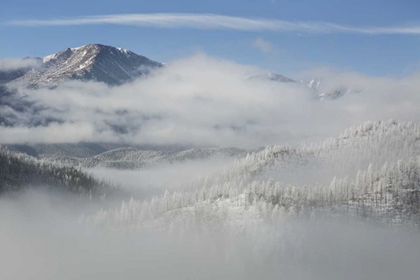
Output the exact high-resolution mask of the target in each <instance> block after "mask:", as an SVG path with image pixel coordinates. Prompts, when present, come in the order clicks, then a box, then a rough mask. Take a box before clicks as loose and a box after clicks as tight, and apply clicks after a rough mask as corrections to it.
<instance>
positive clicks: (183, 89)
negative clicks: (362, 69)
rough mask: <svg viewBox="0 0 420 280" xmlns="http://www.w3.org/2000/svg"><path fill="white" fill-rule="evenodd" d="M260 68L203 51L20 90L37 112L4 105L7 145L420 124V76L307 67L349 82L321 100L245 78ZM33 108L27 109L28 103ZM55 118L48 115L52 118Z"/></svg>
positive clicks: (190, 140) (244, 136)
mask: <svg viewBox="0 0 420 280" xmlns="http://www.w3.org/2000/svg"><path fill="white" fill-rule="evenodd" d="M261 71H262V70H260V69H257V68H254V67H250V66H246V65H240V64H237V63H234V62H231V61H227V60H222V59H218V58H214V57H210V56H207V55H205V54H197V55H194V56H192V57H187V58H184V59H181V60H179V61H175V62H173V63H171V64H169V65H168V66H167V67H165V68H163V69H160V70H158V71H157V72H154V73H152V74H151V75H149V76H147V77H143V78H140V79H138V80H136V81H134V82H132V83H129V84H126V85H123V86H119V87H108V86H106V85H104V84H101V83H93V82H87V83H85V82H68V83H64V84H61V85H59V86H57V87H55V88H54V89H49V88H40V89H37V90H33V89H22V88H21V89H19V90H18V95H19V96H24V97H20V98H24V99H25V100H29V104H35V107H36V108H38V109H36V110H33V111H24V110H14V109H13V108H10V107H7V106H2V107H1V111H0V112H1V113H2V115H1V117H3V119H4V118H5V119H7V118H13V121H14V125H12V126H7V125H3V126H0V135H1V137H0V143H25V142H37V143H52V142H53V143H69V142H73V143H74V142H79V141H89V142H128V143H135V144H154V145H159V144H162V145H168V144H169V145H171V144H174V145H179V144H181V145H192V146H222V147H232V146H234V147H242V148H251V147H260V146H264V145H270V144H285V143H289V144H297V143H301V142H312V141H320V140H323V139H325V138H326V137H330V136H337V135H338V134H339V133H340V132H341V131H342V130H344V129H346V128H347V127H349V126H352V125H359V124H361V123H363V122H365V121H367V120H388V119H402V120H409V121H419V120H420V112H419V110H418V106H417V105H418V104H420V96H419V95H418V88H420V82H419V79H418V77H419V75H418V74H416V75H413V76H410V77H406V78H402V79H391V78H379V77H368V76H364V75H361V74H358V73H337V72H331V71H309V72H307V73H303V74H300V76H301V77H305V76H307V77H308V78H309V77H319V76H322V77H324V81H323V87H321V89H320V90H321V91H323V90H334V89H335V88H341V87H343V86H344V87H345V88H350V89H352V91H351V92H349V93H346V94H344V96H342V97H340V98H338V99H336V100H324V101H319V100H318V99H317V98H316V95H315V93H314V91H312V90H311V89H309V88H308V87H306V86H304V85H302V84H300V83H280V82H275V81H269V80H264V79H247V77H249V76H250V75H253V74H255V73H259V72H261ZM25 108H26V107H25ZM45 120H49V121H45Z"/></svg>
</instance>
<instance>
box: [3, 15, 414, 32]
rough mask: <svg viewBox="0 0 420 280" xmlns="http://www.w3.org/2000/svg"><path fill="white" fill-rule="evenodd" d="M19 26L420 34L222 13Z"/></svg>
mask: <svg viewBox="0 0 420 280" xmlns="http://www.w3.org/2000/svg"><path fill="white" fill-rule="evenodd" d="M7 24H9V25H18V26H30V27H37V26H75V25H100V24H114V25H128V26H138V27H157V28H191V29H221V30H237V31H253V32H256V31H273V32H303V33H325V34H328V33H353V34H371V35H385V34H388V35H391V34H405V35H418V34H420V25H396V26H379V27H374V26H346V25H340V24H334V23H329V22H297V21H285V20H274V19H265V18H252V17H234V16H225V15H218V14H183V13H156V14H114V15H97V16H84V17H73V18H56V19H33V20H32V19H29V20H14V21H10V22H8V23H7Z"/></svg>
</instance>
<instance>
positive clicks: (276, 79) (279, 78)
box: [248, 72, 296, 83]
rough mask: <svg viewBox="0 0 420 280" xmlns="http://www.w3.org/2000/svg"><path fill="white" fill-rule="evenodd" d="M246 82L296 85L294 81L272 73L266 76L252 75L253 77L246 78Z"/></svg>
mask: <svg viewBox="0 0 420 280" xmlns="http://www.w3.org/2000/svg"><path fill="white" fill-rule="evenodd" d="M248 80H269V81H274V82H280V83H296V81H295V80H292V79H290V78H288V77H285V76H283V75H280V74H277V73H273V72H268V73H266V74H257V75H253V76H250V77H248Z"/></svg>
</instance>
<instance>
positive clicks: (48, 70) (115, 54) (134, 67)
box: [0, 44, 163, 87]
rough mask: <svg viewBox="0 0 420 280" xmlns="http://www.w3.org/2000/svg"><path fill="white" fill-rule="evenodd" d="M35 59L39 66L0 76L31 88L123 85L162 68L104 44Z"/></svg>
mask: <svg viewBox="0 0 420 280" xmlns="http://www.w3.org/2000/svg"><path fill="white" fill-rule="evenodd" d="M35 59H38V60H39V61H40V64H39V66H38V67H33V68H25V69H17V70H13V71H10V72H3V73H0V81H1V80H3V82H9V83H13V84H16V83H23V84H27V85H29V86H32V87H38V86H44V85H55V84H57V83H59V82H62V81H65V80H82V81H97V82H104V83H106V84H109V85H120V84H123V83H125V82H128V81H131V80H133V79H135V78H136V77H139V76H141V75H144V74H146V73H149V71H150V70H151V69H154V68H159V67H162V66H163V64H161V63H159V62H156V61H153V60H150V59H148V58H147V57H144V56H141V55H138V54H135V53H134V52H131V51H129V50H126V49H122V48H115V47H111V46H105V45H101V44H89V45H85V46H81V47H77V48H67V49H65V50H63V51H61V52H59V53H56V54H52V55H48V56H46V57H44V58H35Z"/></svg>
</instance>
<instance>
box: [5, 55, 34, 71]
mask: <svg viewBox="0 0 420 280" xmlns="http://www.w3.org/2000/svg"><path fill="white" fill-rule="evenodd" d="M41 65H42V63H41V61H39V60H37V59H34V58H26V59H20V58H8V59H0V71H13V70H19V69H23V68H32V67H39V66H41Z"/></svg>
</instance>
